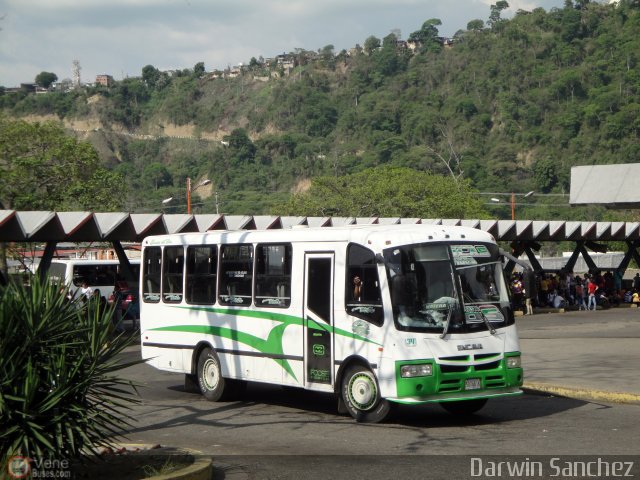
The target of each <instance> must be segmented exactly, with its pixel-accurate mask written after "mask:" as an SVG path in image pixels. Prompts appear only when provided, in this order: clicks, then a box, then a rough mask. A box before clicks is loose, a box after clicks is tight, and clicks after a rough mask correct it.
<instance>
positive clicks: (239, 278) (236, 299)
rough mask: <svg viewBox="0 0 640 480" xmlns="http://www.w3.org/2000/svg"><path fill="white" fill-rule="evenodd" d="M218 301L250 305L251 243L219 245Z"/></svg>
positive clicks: (251, 279)
mask: <svg viewBox="0 0 640 480" xmlns="http://www.w3.org/2000/svg"><path fill="white" fill-rule="evenodd" d="M218 283H219V291H218V301H219V302H220V304H221V305H251V298H252V296H251V295H252V292H251V288H252V285H253V245H251V244H239V245H223V246H222V247H220V280H219V282H218Z"/></svg>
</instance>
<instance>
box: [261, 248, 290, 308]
mask: <svg viewBox="0 0 640 480" xmlns="http://www.w3.org/2000/svg"><path fill="white" fill-rule="evenodd" d="M291 252H292V248H291V245H289V244H272V245H267V244H261V245H258V246H257V247H256V278H255V290H256V307H280V308H286V307H288V306H289V305H291Z"/></svg>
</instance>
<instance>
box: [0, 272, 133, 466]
mask: <svg viewBox="0 0 640 480" xmlns="http://www.w3.org/2000/svg"><path fill="white" fill-rule="evenodd" d="M65 294H66V291H65V290H64V289H63V290H62V291H61V290H60V287H59V286H58V285H55V284H53V283H49V282H39V281H36V280H35V279H34V280H33V281H32V285H31V286H30V287H24V286H21V285H19V284H9V286H7V287H3V288H2V291H0V356H1V357H2V361H3V368H2V373H1V374H0V458H8V457H10V456H12V455H17V454H20V455H23V456H27V457H29V458H39V459H57V460H62V459H70V458H76V457H79V456H80V455H82V454H87V453H90V452H92V451H93V452H95V451H96V449H97V448H98V447H101V446H111V445H112V444H113V438H114V436H115V435H117V434H119V433H120V432H121V431H122V428H123V427H125V426H126V425H128V424H129V421H131V420H132V419H131V418H129V417H128V416H127V415H126V409H127V407H128V406H130V405H131V403H132V402H136V401H137V400H136V397H135V396H134V394H135V387H134V385H133V384H131V382H130V381H128V380H124V379H122V378H120V377H119V376H117V375H116V372H118V371H119V370H121V369H123V368H126V367H127V366H129V365H131V364H127V363H124V362H122V360H120V359H118V358H117V356H118V355H119V354H120V353H121V352H122V351H123V349H124V348H125V347H126V346H128V345H130V344H131V340H132V339H131V338H124V337H123V336H119V337H113V335H112V324H111V312H110V311H109V309H107V310H100V309H99V308H98V303H97V302H95V303H94V302H90V303H89V304H87V305H83V304H81V302H82V301H81V300H74V301H68V300H67V299H66V297H65ZM139 362H140V360H138V361H137V362H135V363H139Z"/></svg>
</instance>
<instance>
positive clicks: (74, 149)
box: [0, 117, 124, 211]
mask: <svg viewBox="0 0 640 480" xmlns="http://www.w3.org/2000/svg"><path fill="white" fill-rule="evenodd" d="M123 185H124V180H123V179H122V177H121V176H120V175H117V174H115V173H113V172H111V171H108V170H106V169H105V168H104V167H102V166H101V165H100V161H99V158H98V153H97V152H96V150H95V149H94V148H93V147H92V146H91V145H90V144H89V143H86V142H78V141H77V140H76V139H75V138H73V137H69V136H67V135H66V134H65V132H64V129H63V127H62V125H61V124H59V123H56V122H44V123H27V122H25V121H23V120H9V119H6V118H3V117H0V208H4V209H16V210H17V209H21V210H96V211H110V210H117V209H118V207H120V206H121V199H122V198H123V194H122V190H123Z"/></svg>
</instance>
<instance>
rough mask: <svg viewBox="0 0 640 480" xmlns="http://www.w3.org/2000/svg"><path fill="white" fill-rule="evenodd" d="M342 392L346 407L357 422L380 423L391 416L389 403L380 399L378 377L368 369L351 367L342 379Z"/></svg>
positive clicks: (357, 366)
mask: <svg viewBox="0 0 640 480" xmlns="http://www.w3.org/2000/svg"><path fill="white" fill-rule="evenodd" d="M341 390H342V391H341V394H342V399H343V400H344V405H345V406H346V408H347V410H348V412H349V414H350V415H351V416H352V417H353V418H355V419H356V421H357V422H362V423H378V422H381V421H382V420H384V419H385V418H386V417H387V415H388V414H389V410H390V409H391V407H390V405H389V402H388V401H387V400H384V399H383V398H381V397H380V389H379V387H378V382H377V381H376V377H375V375H374V374H373V372H372V371H371V370H369V369H368V368H366V367H363V366H361V365H353V366H351V367H349V368H348V369H347V371H346V372H345V373H344V376H343V377H342V385H341Z"/></svg>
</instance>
